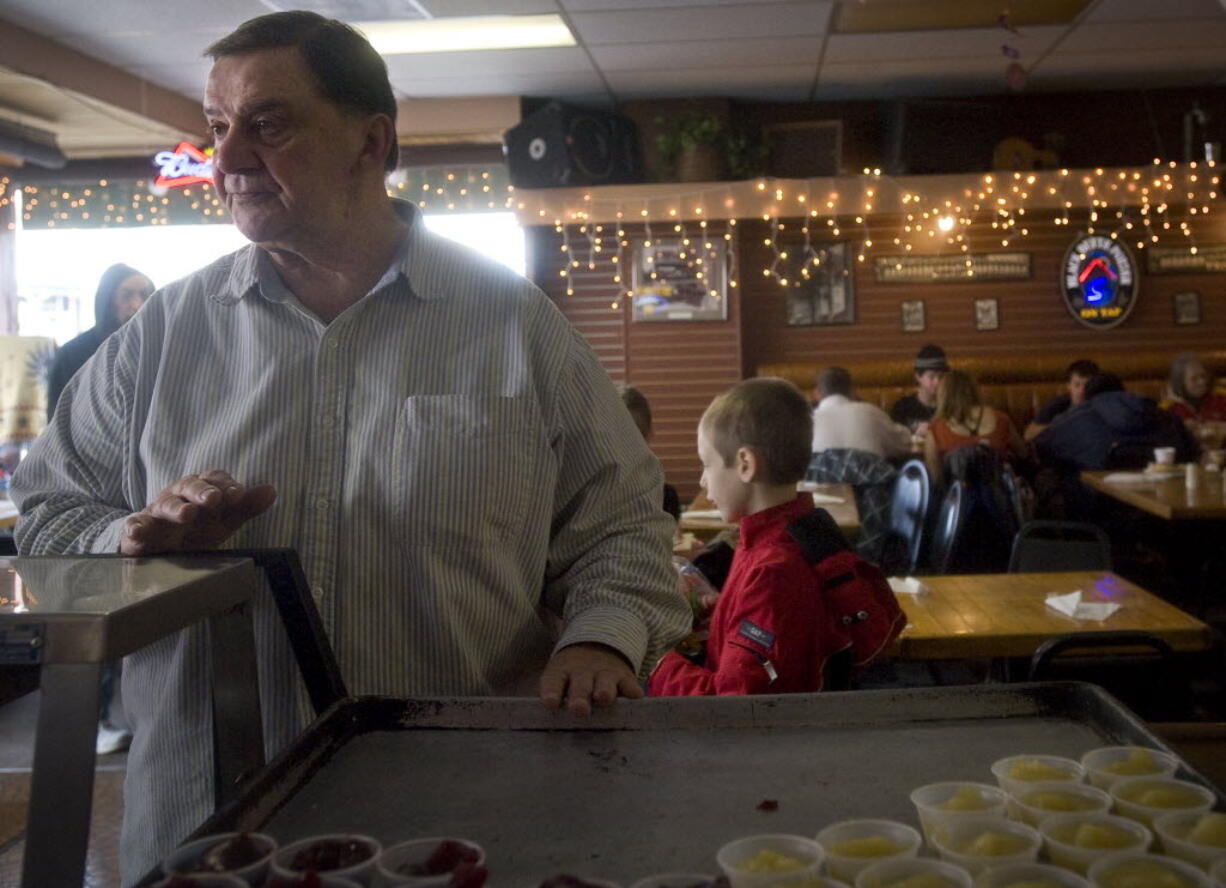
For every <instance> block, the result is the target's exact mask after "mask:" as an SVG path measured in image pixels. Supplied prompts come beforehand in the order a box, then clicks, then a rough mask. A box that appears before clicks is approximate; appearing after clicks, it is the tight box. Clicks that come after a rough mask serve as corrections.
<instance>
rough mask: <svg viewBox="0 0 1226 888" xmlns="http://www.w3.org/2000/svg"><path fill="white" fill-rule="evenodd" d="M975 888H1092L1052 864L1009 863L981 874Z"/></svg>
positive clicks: (1081, 879)
mask: <svg viewBox="0 0 1226 888" xmlns="http://www.w3.org/2000/svg"><path fill="white" fill-rule="evenodd" d="M975 888H1090V883H1089V882H1087V881H1086V880H1085V877H1084V876H1079V875H1078V874H1077V873H1074V872H1071V871H1069V870H1066V869H1062V868H1061V867H1058V866H1052V865H1051V864H1050V863H1007V864H1005V865H1004V866H994V867H992V868H991V869H986V870H984V871H983V872H981V873H980V874H979V875H978V876H977V877H976V879H975Z"/></svg>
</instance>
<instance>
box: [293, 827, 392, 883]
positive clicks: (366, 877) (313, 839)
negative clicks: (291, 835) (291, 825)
mask: <svg viewBox="0 0 1226 888" xmlns="http://www.w3.org/2000/svg"><path fill="white" fill-rule="evenodd" d="M323 842H344V843H352V844H355V845H358V846H363V847H364V849H365V851H367V852H369V853H367V854H365V856H363V857H362V859H361V860H358V861H356V862H354V863H350V864H347V865H345V866H339V867H331V868H327V869H325V868H322V867H320V866H318V865H316V866H313V867H310V868H311V869H314V870H315V871H316V872H317V873H319V875H320V876H321V877H322V876H325V875H326V876H334V877H336V878H341V879H350V880H351V881H354V882H357V883H358V884H359V885H369V884H370V880H371V878H372V877H373V876H374V872H375V861H376V860H378V858H379V854H380V853H381V852H382V851H383V846H382V845H380V844H379V843H378V841H376V840H375V839H372V838H371V837H370V836H363V835H358V834H356V833H332V834H329V835H322V836H310V837H308V838H305V839H300V840H299V841H297V842H294V843H293V844H292V845H286V846H285V847H284V848H282V849H281V850H280V851H278V852H277V853H276V854H275V855H274V856H273V859H272V873H273V875H277V876H297V875H299V874H301V873H302V872H303V871H304V870H305V869H307V867H300V865H299V864H297V863H296V862H295V858H297V857H298V855H299V854H300V853H301V852H303V851H306V850H307V849H308V848H310V847H311V846H313V845H315V844H317V843H323Z"/></svg>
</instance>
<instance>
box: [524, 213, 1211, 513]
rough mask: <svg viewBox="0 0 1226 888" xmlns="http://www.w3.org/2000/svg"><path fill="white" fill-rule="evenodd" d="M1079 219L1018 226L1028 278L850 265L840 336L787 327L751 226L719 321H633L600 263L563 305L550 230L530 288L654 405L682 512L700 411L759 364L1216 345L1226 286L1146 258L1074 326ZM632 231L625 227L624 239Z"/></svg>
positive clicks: (975, 245)
mask: <svg viewBox="0 0 1226 888" xmlns="http://www.w3.org/2000/svg"><path fill="white" fill-rule="evenodd" d="M1176 218H1182V216H1177V217H1176ZM1078 221H1080V220H1079V219H1077V218H1076V217H1074V225H1071V226H1067V227H1066V226H1063V225H1056V224H1054V222H1053V221H1052V218H1051V217H1050V216H1048V217H1033V218H1028V222H1027V225H1028V227H1029V231H1030V234H1029V235H1028V236H1027V237H1025V238H1020V239H1014V241H1013V242H1012V243H1011V244H1010V246H1009V247H1008V248H1007V249H1008V250H1009V251H1020V252H1029V253H1031V254H1032V266H1031V267H1032V277H1031V279H1030V280H1028V281H1010V282H974V283H971V282H968V283H957V284H921V285H916V284H909V285H897V284H879V283H877V282H876V281H875V280H874V276H873V272H872V267H871V262H865V263H864V264H862V265H861V264H857V265H856V266H855V271H854V285H853V286H854V294H855V300H856V322H855V323H854V324H851V325H845V326H831V327H789V326H787V323H786V311H785V304H784V294H783V292H782V290H781V288H780V287H779V286H778V285H777V284H775V283H773V281H771V280H769V279H767V278H765V277H763V276H762V268H764V267H766V266H767V265H768V264H769V262H770V258H771V252H770V249H769V247H767V246H766V245H765V244H764V242H763V241H764V239H765V238H766V237H768V236H769V228H768V226H767V224H766V223H765V222H762V221H760V220H757V221H754V220H749V221H742V222H741V223H740V224H739V225H738V226H737V229H738V241H736V242H734V244H733V249H736V250H738V259H739V265H740V282H741V284H740V287H739V288H737V289H736V290H730V294H731V296H730V300H729V316H728V320H727V321H722V322H667V323H632V322H630V320H629V306H628V305H627V304H626V301H625V300H618V299H617V297H618V290H617V287H616V285H614V284H613V283H612V281H611V279H610V272H609V271H608V269H609V268H610V267H611V266H609V265H608V264H607V262H606V264H605V265H604V266H602V267H601V268H600V270H598V271H595V272H591V271H588V270H587V269H586V265H582V264H581V267H580V268H578V269H572V273H573V276H572V285H571V286H572V289H573V290H574V295H572V296H567V295H566V289H567V287H566V282H565V280H564V279H563V278H561V277H560V276H559V274H558V271H559V269H560V268H561V267H562V264H563V261H562V255H563V254H562V253H561V252H560V250H559V247H560V245H561V238H560V236H559V235H558V234H557V233H556V232H555V231H554V230H553V229H552V228H534V229H531V230H530V231H529V238H528V241H529V244H530V254H531V255H530V263H529V267H530V269H531V271H530V274H531V276H532V277H533V279H534V280H535V281H536V282H537V283H538V284H540V285H541V286H542V288H543V289H544V290H545V291H546V292H547V293H548V294H549V295H550V297H551V298H553V299H554V300H555V301H556V302H557V304H558V305H559V307H560V308H561V309H562V311H563V312H564V313H565V314H566V315H567V317H568V318H570V319H571V321H572V323H574V324H575V325H576V326H577V327H578V328H579V329H580V330H581V331H582V332H583V333H584V335H585V336H587V338H588V340H589V341H590V342H591V343H592V345H593V347H594V348H595V349H596V352H597V354H598V355H599V356H600V358H601V360H602V361H603V362H604V364H605V366H606V368H607V369H608V370H609V374H610V376H612V377H613V379H614V380H615V381H616V382H619V383H620V382H630V383H632V384H634V385H635V386H637V387H638V388H640V389H641V390H642V391H643V393H644V394H645V395H646V396H647V398H648V400H649V401H650V402H651V405H652V410H653V412H654V414H655V438H654V440H653V441H652V447H653V449H654V450H655V452H656V454H657V456H659V457H660V461H661V462H662V463H663V465H664V470H665V475H666V476H667V478H668V480H669V481H670V482H671V483H672V484H674V485H675V486H676V487H677V489H678V492H679V493H680V495H681V497H682V499H683V501H684V500H686V499H688V498H690V497H692V496H693V495H694V493H695V492H696V491H697V489H698V477H699V475H700V474H701V468H700V466H699V463H698V459H697V456H696V454H695V453H694V434H695V430H696V427H697V422H698V419H699V417H700V416H701V415H702V411H703V409H704V408H705V407H706V405H707V403H708V402H709V401H710V399H711V398H712V397H713V396H714V395H715V394H717V393H719V392H720V391H722V390H724V389H725V388H727V387H728V386H730V385H732V384H734V383H735V382H737V381H738V380H739V379H742V378H745V377H747V376H752V375H753V374H754V371H755V368H756V367H757V365H758V364H760V363H764V362H767V361H818V362H822V363H854V362H856V361H863V360H875V359H883V358H898V357H905V356H910V355H913V354H914V353H915V351H916V350H917V349H918V348H919V347H920V346H921V345H923V344H924V343H926V342H937V343H940V344H941V345H942V346H943V347H944V348H945V349H946V351H947V352H948V353H949V355H950V357H951V358H952V359H953V360H955V361H956V360H957V357H958V356H959V355H966V356H972V355H980V356H986V355H1001V354H1008V353H1011V352H1012V353H1017V354H1036V353H1058V354H1063V355H1065V356H1067V357H1068V359H1069V360H1070V361H1071V360H1073V359H1074V358H1076V357H1078V356H1079V355H1080V353H1081V352H1082V351H1085V350H1089V349H1092V350H1093V351H1094V352H1095V353H1099V354H1101V353H1102V352H1110V351H1119V352H1121V353H1125V352H1131V351H1135V350H1151V351H1152V350H1158V351H1162V352H1167V353H1170V354H1172V355H1173V354H1175V353H1177V352H1180V351H1196V350H1199V349H1210V348H1213V349H1220V348H1222V347H1223V346H1224V345H1226V275H1222V274H1187V275H1161V276H1158V275H1149V274H1147V273H1146V272H1145V257H1144V254H1143V251H1142V252H1138V254H1137V262H1138V266H1139V268H1140V287H1139V302H1138V303H1137V306H1136V308H1135V309H1134V311H1133V312H1132V314H1131V315H1130V316H1129V317H1128V319H1127V320H1126V321H1124V323H1122V324H1121V325H1120V326H1118V327H1116V328H1113V329H1111V330H1101V331H1098V330H1090V329H1088V328H1086V327H1083V326H1082V325H1080V324H1078V323H1077V322H1076V321H1074V320H1073V318H1072V317H1071V316H1070V315H1069V313H1068V311H1067V309H1065V307H1064V305H1063V303H1062V301H1061V299H1060V290H1059V275H1060V265H1061V262H1062V261H1063V258H1064V253H1065V250H1066V249H1067V248H1068V246H1069V244H1070V243H1072V241H1073V240H1074V238H1075V237H1076V236H1077V234H1078V228H1077V225H1076V223H1077V222H1078ZM900 226H901V223H900V222H899V220H897V219H891V218H885V217H877V218H876V219H875V220H874V221H873V223H872V226H871V228H870V230H869V235H870V236H871V238H872V240H873V241H874V247H873V250H872V252H871V253H870V257H871V255H874V254H886V253H892V252H894V248H893V247H892V245H891V243H890V242H891V241H892V240H893V238H894V236H895V235H898V234H899V233H900V231H899V229H900ZM990 231H991V230H990V229H989V232H990ZM1196 232H1197V236H1198V239H1199V240H1200V241H1201V242H1204V243H1226V216H1222V215H1218V216H1211V217H1210V219H1209V220H1206V221H1203V222H1198V223H1197V224H1196ZM637 234H638V232H634V231H632V230H628V235H629V236H630V237H631V238H633V237H635V236H636V235H637ZM848 234H850V232H848ZM862 237H863V231H862V230H860V231H857V232H856V236H855V238H854V239H853V241H852V243H853V244H857V245H858V242H859V240H860V239H862ZM1165 242H1167V243H1170V242H1173V239H1171V240H1169V241H1165ZM970 247H971V249H972V250H975V251H980V252H988V251H992V252H999V251H1001V250H1002V249H1006V248H1002V247H1001V244H1000V240H999V238H998V237H995V238H994V237H990V236H989V235H985V234H980V235H977V236H976V237H975V238H973V239H972V240H971V241H970ZM949 250H950V248H949V247H946V248H945V251H946V252H948V251H949ZM916 252H919V250H918V249H917V250H916ZM934 252H935V251H934ZM575 258H582V259H586V253H584V254H582V256H580V254H578V253H576V254H575ZM628 271H629V269H625V270H624V272H628ZM1188 290H1192V291H1196V292H1198V293H1199V294H1200V296H1201V317H1202V320H1201V323H1200V324H1198V325H1185V326H1180V325H1176V324H1175V323H1174V317H1173V311H1172V304H1171V302H1172V296H1173V295H1174V294H1175V293H1178V292H1183V291H1188ZM987 297H991V298H995V299H997V300H998V308H999V318H1000V326H999V328H998V329H997V330H994V331H982V332H981V331H977V330H976V329H975V323H974V302H975V300H976V299H982V298H987ZM910 299H922V300H923V301H924V305H925V313H926V320H927V326H926V329H925V330H924V331H923V332H920V333H903V332H902V329H901V319H900V304H901V303H902V302H903V301H904V300H910ZM615 301H617V302H618V303H619V307H618V309H616V310H614V309H612V308H611V307H610V306H611V304H612V303H613V302H615Z"/></svg>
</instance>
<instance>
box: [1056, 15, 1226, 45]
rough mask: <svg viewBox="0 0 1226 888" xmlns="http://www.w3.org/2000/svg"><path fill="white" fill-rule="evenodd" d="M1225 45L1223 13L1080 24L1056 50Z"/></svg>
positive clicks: (1225, 30)
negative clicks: (1212, 16)
mask: <svg viewBox="0 0 1226 888" xmlns="http://www.w3.org/2000/svg"><path fill="white" fill-rule="evenodd" d="M1202 46H1203V47H1214V48H1217V49H1219V50H1221V49H1222V48H1223V47H1226V14H1224V15H1222V17H1220V18H1217V19H1202V20H1199V21H1186V20H1185V21H1177V22H1175V21H1151V22H1113V23H1107V24H1101V25H1082V26H1081V27H1079V28H1077V29H1075V30H1074V31H1072V32H1071V33H1070V34H1069V35H1068V37H1067V38H1065V39H1064V40H1063V41H1062V42H1061V43H1060V46H1059V52H1061V53H1064V52H1070V51H1089V52H1096V53H1100V54H1102V53H1104V52H1105V51H1107V50H1111V49H1115V48H1118V47H1128V48H1129V49H1128V51H1129V53H1131V52H1135V51H1137V50H1138V49H1139V50H1141V51H1145V50H1150V49H1190V48H1196V47H1202Z"/></svg>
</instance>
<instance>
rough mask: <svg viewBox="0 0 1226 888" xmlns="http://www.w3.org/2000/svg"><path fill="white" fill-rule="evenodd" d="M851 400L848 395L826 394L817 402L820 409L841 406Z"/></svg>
mask: <svg viewBox="0 0 1226 888" xmlns="http://www.w3.org/2000/svg"><path fill="white" fill-rule="evenodd" d="M850 401H851V398H849V397H847V396H846V395H826V397H824V398H822V399H821V400H820V401H818V402H817V409H818V410H829V409H830V408H831V407H841V406H842V405H844V404H846V403H848V402H850Z"/></svg>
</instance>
